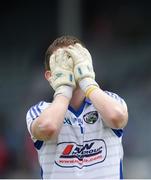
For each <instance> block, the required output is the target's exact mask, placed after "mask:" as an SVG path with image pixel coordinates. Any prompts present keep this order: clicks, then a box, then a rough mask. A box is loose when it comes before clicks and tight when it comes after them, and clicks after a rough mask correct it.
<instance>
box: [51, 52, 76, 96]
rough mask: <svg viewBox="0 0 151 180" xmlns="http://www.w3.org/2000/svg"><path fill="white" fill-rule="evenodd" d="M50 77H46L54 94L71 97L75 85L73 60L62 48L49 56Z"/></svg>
mask: <svg viewBox="0 0 151 180" xmlns="http://www.w3.org/2000/svg"><path fill="white" fill-rule="evenodd" d="M49 66H50V71H51V77H50V78H49V79H48V81H49V83H50V85H51V87H52V88H53V89H54V90H55V94H54V96H57V95H59V94H61V95H64V96H66V97H67V98H68V99H71V97H72V92H73V89H74V88H75V86H76V83H75V79H74V74H73V60H72V58H71V57H69V56H68V54H67V53H66V52H65V50H63V49H58V50H57V51H55V52H54V53H53V54H52V55H51V56H50V61H49Z"/></svg>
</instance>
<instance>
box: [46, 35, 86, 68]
mask: <svg viewBox="0 0 151 180" xmlns="http://www.w3.org/2000/svg"><path fill="white" fill-rule="evenodd" d="M76 43H79V44H81V45H82V46H84V44H83V43H82V42H81V41H80V40H79V39H77V38H76V37H74V36H61V37H59V38H57V39H55V40H54V41H53V43H52V44H50V46H49V47H48V49H47V51H46V53H45V62H44V65H45V70H50V67H49V59H50V56H51V55H52V54H53V52H54V51H55V50H57V49H58V48H62V47H67V46H69V45H74V44H76Z"/></svg>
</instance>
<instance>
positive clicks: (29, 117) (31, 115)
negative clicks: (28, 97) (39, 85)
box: [26, 101, 49, 141]
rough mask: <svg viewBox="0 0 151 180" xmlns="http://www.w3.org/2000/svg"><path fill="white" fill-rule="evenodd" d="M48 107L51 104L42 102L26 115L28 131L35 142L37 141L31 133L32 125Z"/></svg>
mask: <svg viewBox="0 0 151 180" xmlns="http://www.w3.org/2000/svg"><path fill="white" fill-rule="evenodd" d="M48 105H49V103H46V102H45V101H40V102H39V103H38V104H36V105H34V106H32V107H31V108H30V109H29V110H28V112H27V115H26V123H27V129H28V131H29V133H30V135H31V138H32V139H33V141H35V140H36V139H35V138H34V137H33V135H32V133H31V124H32V123H33V121H34V120H35V119H36V118H37V117H39V115H40V114H41V113H42V111H43V110H44V109H45V108H47V107H48Z"/></svg>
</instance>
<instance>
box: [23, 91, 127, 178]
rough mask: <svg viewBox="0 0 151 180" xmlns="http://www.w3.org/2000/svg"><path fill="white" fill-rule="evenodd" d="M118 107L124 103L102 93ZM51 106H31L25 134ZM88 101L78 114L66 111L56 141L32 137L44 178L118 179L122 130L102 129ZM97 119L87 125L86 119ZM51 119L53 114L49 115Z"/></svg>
mask: <svg viewBox="0 0 151 180" xmlns="http://www.w3.org/2000/svg"><path fill="white" fill-rule="evenodd" d="M105 92H106V93H107V94H108V95H109V96H111V97H113V98H114V99H116V100H117V101H119V102H120V103H121V104H125V101H124V100H123V99H122V98H120V97H119V96H118V95H117V94H115V93H111V92H108V91H105ZM49 105H50V103H46V102H44V101H41V102H39V103H38V104H37V105H35V106H32V107H31V108H30V109H29V111H28V113H27V116H26V121H27V127H28V131H29V132H30V126H31V124H32V122H33V121H34V119H35V118H37V117H38V116H39V115H40V114H41V112H42V111H43V110H44V109H46V108H47V107H48V106H49ZM96 114H97V111H96V109H95V107H94V106H93V104H91V102H90V101H88V100H87V99H86V100H85V104H84V105H82V108H80V111H77V112H75V111H74V110H73V109H72V108H69V110H68V111H67V112H66V115H65V119H64V123H63V126H62V128H61V130H60V134H59V136H58V138H57V139H55V140H51V141H45V142H43V141H39V140H36V139H35V138H34V137H33V136H32V134H31V132H30V134H31V138H32V139H33V141H34V144H35V147H37V152H38V159H39V163H40V166H41V168H42V170H43V178H53V179H56V178H60V179H75V178H76V179H95V178H96V179H101V178H103V179H109V178H118V179H119V178H120V174H121V172H120V169H121V167H120V165H121V160H122V158H123V148H122V144H121V140H122V130H112V129H110V128H108V127H106V126H104V124H103V121H102V119H101V114H98V116H95V115H96ZM89 116H90V118H96V117H97V118H96V121H94V122H93V123H92V122H91V123H89V122H88V121H87V119H86V118H89ZM52 118H53V115H52Z"/></svg>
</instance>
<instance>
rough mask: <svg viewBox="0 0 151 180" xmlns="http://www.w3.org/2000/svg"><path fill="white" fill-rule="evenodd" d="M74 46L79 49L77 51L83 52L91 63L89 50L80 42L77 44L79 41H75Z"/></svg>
mask: <svg viewBox="0 0 151 180" xmlns="http://www.w3.org/2000/svg"><path fill="white" fill-rule="evenodd" d="M75 47H76V48H77V49H79V51H80V52H81V54H83V55H84V56H85V57H87V58H88V60H89V61H90V62H91V63H92V57H91V54H90V52H89V51H88V50H87V49H86V48H84V47H83V46H82V45H81V44H79V43H76V44H75Z"/></svg>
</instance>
